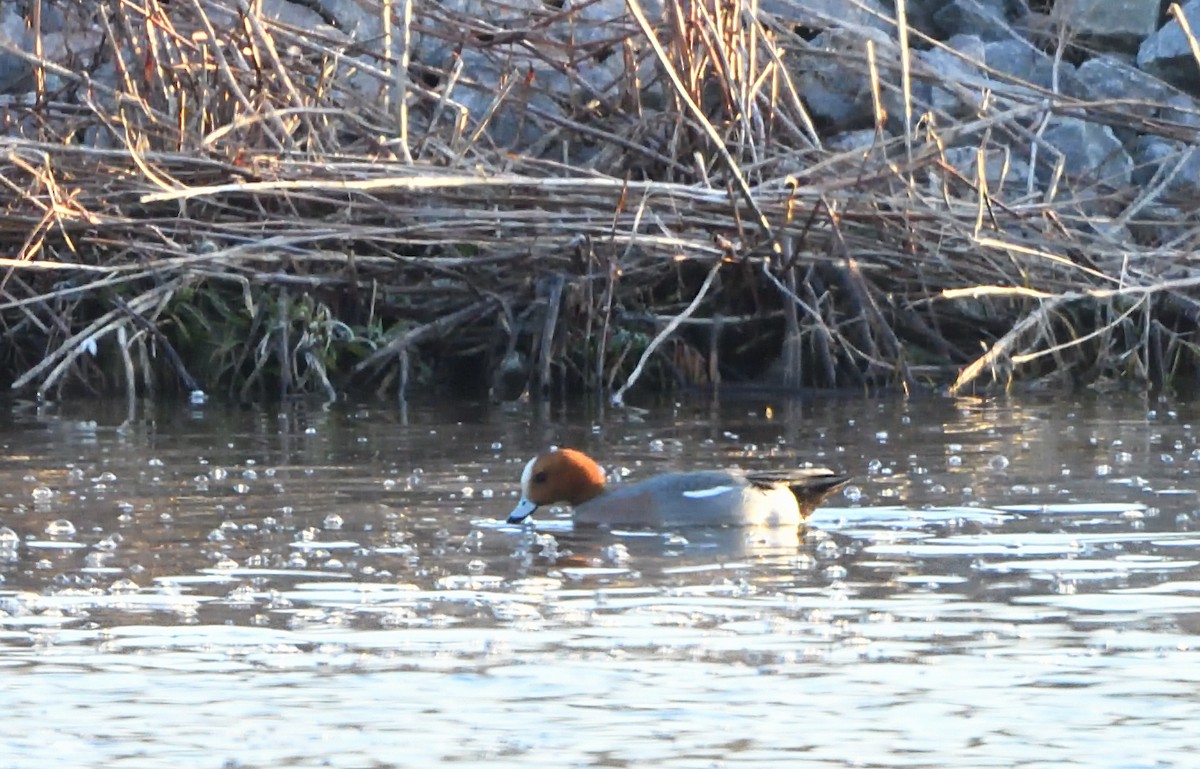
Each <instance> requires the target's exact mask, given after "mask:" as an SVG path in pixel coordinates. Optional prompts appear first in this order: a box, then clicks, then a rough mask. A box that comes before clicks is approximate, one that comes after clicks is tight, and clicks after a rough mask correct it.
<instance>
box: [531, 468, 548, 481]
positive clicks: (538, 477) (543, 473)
mask: <svg viewBox="0 0 1200 769" xmlns="http://www.w3.org/2000/svg"><path fill="white" fill-rule="evenodd" d="M533 482H534V483H545V482H546V471H545V470H543V471H541V472H540V473H534V474H533Z"/></svg>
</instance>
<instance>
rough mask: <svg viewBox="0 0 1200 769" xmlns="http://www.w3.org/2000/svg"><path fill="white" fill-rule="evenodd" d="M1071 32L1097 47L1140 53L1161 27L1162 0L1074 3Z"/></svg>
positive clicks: (1112, 0) (1109, 0) (1077, 1)
mask: <svg viewBox="0 0 1200 769" xmlns="http://www.w3.org/2000/svg"><path fill="white" fill-rule="evenodd" d="M1073 2H1074V5H1073V6H1072V7H1071V28H1072V29H1073V30H1074V31H1075V32H1077V33H1078V34H1080V35H1082V36H1084V37H1086V38H1087V39H1088V40H1089V41H1090V42H1092V43H1093V44H1094V45H1100V46H1102V47H1104V48H1107V49H1111V50H1118V51H1130V52H1133V51H1136V50H1137V49H1138V46H1139V45H1141V43H1142V41H1143V40H1145V39H1146V38H1147V37H1149V36H1150V35H1153V34H1154V30H1155V29H1157V27H1158V8H1159V0H1073Z"/></svg>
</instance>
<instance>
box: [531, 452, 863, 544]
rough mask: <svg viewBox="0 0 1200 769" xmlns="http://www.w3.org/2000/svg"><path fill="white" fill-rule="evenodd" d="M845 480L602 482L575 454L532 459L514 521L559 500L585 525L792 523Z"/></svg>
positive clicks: (810, 472)
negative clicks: (611, 483)
mask: <svg viewBox="0 0 1200 769" xmlns="http://www.w3.org/2000/svg"><path fill="white" fill-rule="evenodd" d="M848 480H849V478H848V477H847V476H845V475H839V474H837V473H835V472H834V471H832V470H829V469H827V468H824V467H812V468H800V469H795V470H769V471H758V472H746V471H743V470H700V471H695V472H683V473H667V474H665V475H657V476H655V477H653V478H648V479H646V480H643V481H637V482H635V483H628V484H626V483H621V484H616V485H614V486H607V485H606V484H605V483H604V471H603V470H601V469H600V466H599V465H597V464H596V462H595V461H594V460H593V459H592V458H591V457H589V456H588V455H587V454H584V453H583V452H581V451H576V450H575V449H556V450H554V451H549V452H547V453H545V454H541V455H539V456H536V457H534V458H533V459H531V460H529V464H527V465H525V472H523V473H522V474H521V501H520V502H518V503H517V506H516V507H515V508H513V511H512V512H511V513H509V515H508V522H509V523H520V522H521V521H523V520H525V519H526V518H528V517H529V516H530V515H531V514H532V513H533V511H534V510H537V509H538V507H539V506H541V505H549V504H553V503H556V502H566V503H567V504H569V505H571V507H572V508H574V519H575V522H576V523H578V524H584V525H591V526H630V527H650V528H653V527H659V526H797V525H799V524H800V523H801V522H802V521H803V520H804V519H805V518H807V517H808V515H809V513H811V512H812V511H813V508H815V507H816V506H817V505H819V504H820V503H821V502H822V501H823V500H824V499H825V498H826V497H828V496H829V495H830V494H832V493H834V492H835V491H837V490H838V489H840V488H841V487H842V486H845V485H846V483H847V481H848Z"/></svg>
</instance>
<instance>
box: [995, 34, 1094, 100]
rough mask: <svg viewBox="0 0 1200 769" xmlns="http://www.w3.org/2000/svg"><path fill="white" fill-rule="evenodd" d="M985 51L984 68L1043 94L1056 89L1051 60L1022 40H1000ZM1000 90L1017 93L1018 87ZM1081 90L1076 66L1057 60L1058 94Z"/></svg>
mask: <svg viewBox="0 0 1200 769" xmlns="http://www.w3.org/2000/svg"><path fill="white" fill-rule="evenodd" d="M985 48H986V60H987V65H988V66H989V67H991V68H992V69H994V70H996V71H998V72H1003V73H1005V74H1008V75H1011V76H1012V77H1013V78H1015V79H1016V80H1018V81H1021V82H1022V83H1029V84H1030V85H1034V86H1037V87H1038V88H1041V89H1043V90H1046V91H1054V90H1055V63H1054V59H1053V57H1051V56H1049V55H1048V54H1046V53H1043V52H1042V51H1040V50H1038V49H1037V48H1034V47H1033V46H1032V45H1030V44H1029V43H1027V42H1026V41H1024V40H1000V41H996V42H991V43H988V44H987V45H986V46H985ZM1014 89H1015V90H1014ZM999 90H1007V91H1009V92H1019V91H1020V90H1021V89H1020V86H1019V85H1016V86H1012V85H1006V86H1004V87H1003V88H1002V89H999ZM1081 91H1082V86H1081V85H1080V83H1079V80H1078V78H1077V77H1076V75H1075V66H1074V65H1072V64H1071V63H1070V62H1066V61H1060V62H1059V63H1058V85H1057V92H1058V93H1064V94H1068V95H1078V94H1079V93H1080V92H1081Z"/></svg>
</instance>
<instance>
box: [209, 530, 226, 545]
mask: <svg viewBox="0 0 1200 769" xmlns="http://www.w3.org/2000/svg"><path fill="white" fill-rule="evenodd" d="M208 541H209V542H224V541H225V532H223V531H221V530H220V529H213V530H212V531H210V532H208Z"/></svg>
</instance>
